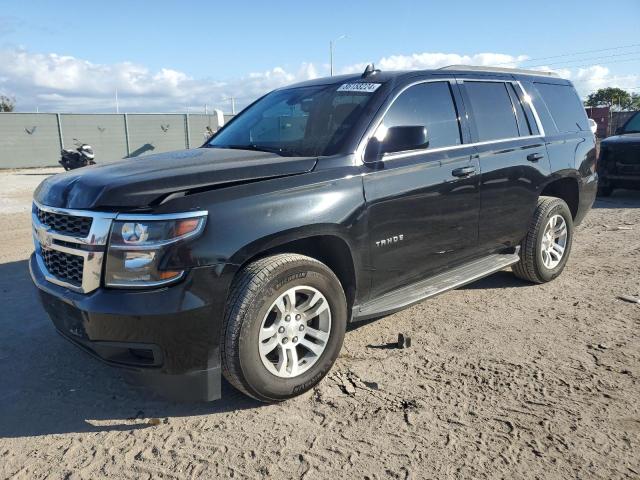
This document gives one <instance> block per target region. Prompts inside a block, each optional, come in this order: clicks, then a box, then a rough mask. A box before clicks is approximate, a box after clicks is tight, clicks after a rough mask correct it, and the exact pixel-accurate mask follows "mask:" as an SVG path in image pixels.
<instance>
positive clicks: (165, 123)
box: [127, 114, 187, 157]
mask: <svg viewBox="0 0 640 480" xmlns="http://www.w3.org/2000/svg"><path fill="white" fill-rule="evenodd" d="M127 126H128V130H129V156H130V157H139V156H140V155H148V154H150V153H159V152H168V151H171V150H182V149H185V148H187V133H186V116H185V115H171V114H166V115H165V114H136V115H127Z"/></svg>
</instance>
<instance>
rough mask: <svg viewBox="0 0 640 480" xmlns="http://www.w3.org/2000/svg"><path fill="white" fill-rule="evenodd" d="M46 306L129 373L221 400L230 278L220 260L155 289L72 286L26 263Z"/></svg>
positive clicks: (69, 332) (78, 338)
mask: <svg viewBox="0 0 640 480" xmlns="http://www.w3.org/2000/svg"><path fill="white" fill-rule="evenodd" d="M29 268H30V271H31V277H32V279H33V282H34V283H35V285H36V286H37V287H38V290H39V292H40V299H41V302H42V305H43V307H44V308H45V310H46V311H47V313H48V314H49V317H50V318H51V320H52V322H53V324H54V326H55V327H56V329H57V330H58V332H60V333H61V334H62V335H63V336H64V337H65V338H67V339H68V340H70V341H71V342H73V343H74V344H76V345H77V346H79V347H81V348H82V349H83V350H85V351H86V352H88V353H90V354H91V355H93V356H95V357H97V358H99V359H100V360H102V361H104V362H106V363H108V364H110V365H112V366H116V367H120V368H123V369H124V371H125V372H126V374H127V376H129V377H132V378H134V380H135V381H137V382H138V383H142V384H145V385H148V386H151V387H152V388H153V389H154V390H156V391H158V392H159V393H160V394H162V395H164V396H166V397H169V398H171V399H177V400H215V399H218V398H220V385H221V370H220V327H221V323H222V316H223V314H224V304H225V299H226V294H227V287H228V285H227V282H225V281H224V277H223V276H222V274H221V272H222V271H223V266H212V267H200V268H195V269H192V270H191V271H190V272H189V274H188V275H187V277H186V278H185V280H184V281H182V282H180V283H178V284H176V285H173V286H170V287H164V288H159V289H154V290H144V291H141V290H116V289H105V288H99V289H97V290H95V291H93V292H91V293H89V294H82V293H79V292H74V291H72V290H70V289H68V288H65V287H63V286H59V285H55V284H53V283H51V282H49V281H47V279H46V278H45V275H44V274H43V272H42V271H41V270H40V268H39V266H38V263H37V260H36V257H35V255H32V256H31V259H30V262H29Z"/></svg>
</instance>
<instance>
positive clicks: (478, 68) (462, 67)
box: [438, 65, 558, 77]
mask: <svg viewBox="0 0 640 480" xmlns="http://www.w3.org/2000/svg"><path fill="white" fill-rule="evenodd" d="M438 70H463V71H464V70H466V71H469V72H491V73H519V74H521V75H541V76H545V77H558V74H557V73H555V72H545V71H541V70H526V69H524V68H503V67H482V66H479V65H447V66H446V67H441V68H439V69H438Z"/></svg>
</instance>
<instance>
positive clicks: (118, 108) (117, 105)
mask: <svg viewBox="0 0 640 480" xmlns="http://www.w3.org/2000/svg"><path fill="white" fill-rule="evenodd" d="M116 113H120V105H119V104H118V89H117V88H116Z"/></svg>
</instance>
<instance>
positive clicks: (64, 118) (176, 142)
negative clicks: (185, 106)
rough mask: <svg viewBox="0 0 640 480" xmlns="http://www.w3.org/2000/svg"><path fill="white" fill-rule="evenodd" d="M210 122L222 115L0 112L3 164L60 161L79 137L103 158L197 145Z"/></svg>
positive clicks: (213, 126)
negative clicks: (63, 151)
mask: <svg viewBox="0 0 640 480" xmlns="http://www.w3.org/2000/svg"><path fill="white" fill-rule="evenodd" d="M221 116H222V115H220V117H221ZM224 119H225V121H227V120H229V119H230V117H229V116H227V115H225V116H224ZM207 126H209V127H210V128H211V130H212V131H214V132H215V131H217V130H218V129H219V128H220V125H218V115H216V114H211V115H204V114H189V115H185V114H181V113H166V114H165V113H161V114H151V113H130V114H116V113H113V114H111V113H106V114H83V113H60V114H56V113H0V168H25V167H46V166H55V165H57V164H58V160H60V149H61V148H62V145H64V148H74V139H76V140H77V141H78V142H80V143H88V144H89V145H91V146H92V147H93V149H94V151H95V154H96V162H98V163H100V162H101V161H105V160H116V159H120V158H127V157H138V156H140V155H149V154H151V153H161V152H167V151H170V150H181V149H184V148H196V147H199V146H200V145H202V144H203V143H204V134H205V129H206V127H207Z"/></svg>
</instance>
